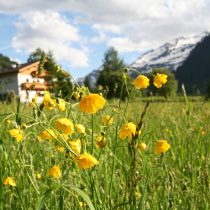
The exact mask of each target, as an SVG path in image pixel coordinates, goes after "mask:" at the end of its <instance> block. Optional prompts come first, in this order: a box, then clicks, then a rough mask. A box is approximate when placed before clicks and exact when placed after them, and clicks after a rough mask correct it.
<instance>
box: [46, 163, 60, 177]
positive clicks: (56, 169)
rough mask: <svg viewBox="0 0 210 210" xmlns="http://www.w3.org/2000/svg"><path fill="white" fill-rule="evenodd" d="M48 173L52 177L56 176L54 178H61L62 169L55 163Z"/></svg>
mask: <svg viewBox="0 0 210 210" xmlns="http://www.w3.org/2000/svg"><path fill="white" fill-rule="evenodd" d="M48 174H49V175H50V176H51V177H54V178H56V179H59V178H61V170H60V167H59V166H57V165H54V166H53V167H52V168H51V169H50V170H49V171H48Z"/></svg>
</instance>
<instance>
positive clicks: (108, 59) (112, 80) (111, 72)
mask: <svg viewBox="0 0 210 210" xmlns="http://www.w3.org/2000/svg"><path fill="white" fill-rule="evenodd" d="M124 69H125V64H124V62H123V60H121V59H120V58H119V56H118V53H117V51H116V50H115V49H114V48H113V47H111V48H109V49H108V50H107V51H106V52H105V54H104V60H103V65H102V70H101V72H100V74H99V77H98V79H97V85H98V86H102V87H103V89H105V90H106V91H107V97H108V98H114V97H116V98H119V97H120V96H122V98H123V99H125V98H126V97H127V90H126V89H125V88H123V89H124V90H123V92H122V94H121V89H122V86H123V84H124V81H123V79H122V76H123V73H124ZM128 79H129V78H128ZM129 84H130V83H129Z"/></svg>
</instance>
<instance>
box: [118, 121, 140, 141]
mask: <svg viewBox="0 0 210 210" xmlns="http://www.w3.org/2000/svg"><path fill="white" fill-rule="evenodd" d="M135 133H136V125H135V124H134V123H132V122H129V123H125V124H124V125H123V126H122V127H121V129H120V135H119V136H120V138H121V139H125V138H126V137H128V138H132V136H134V135H135Z"/></svg>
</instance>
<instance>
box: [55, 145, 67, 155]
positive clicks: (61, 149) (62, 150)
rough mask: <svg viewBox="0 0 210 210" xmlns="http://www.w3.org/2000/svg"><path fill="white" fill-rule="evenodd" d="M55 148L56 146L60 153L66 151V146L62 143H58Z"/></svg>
mask: <svg viewBox="0 0 210 210" xmlns="http://www.w3.org/2000/svg"><path fill="white" fill-rule="evenodd" d="M55 148H56V150H57V151H58V152H60V153H63V152H65V148H64V147H63V146H61V145H57V146H56V147H55Z"/></svg>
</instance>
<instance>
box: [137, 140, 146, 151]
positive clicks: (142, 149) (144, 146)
mask: <svg viewBox="0 0 210 210" xmlns="http://www.w3.org/2000/svg"><path fill="white" fill-rule="evenodd" d="M138 148H139V149H140V150H141V151H145V150H146V149H147V145H146V144H145V143H144V142H141V143H140V144H139V145H138Z"/></svg>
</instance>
